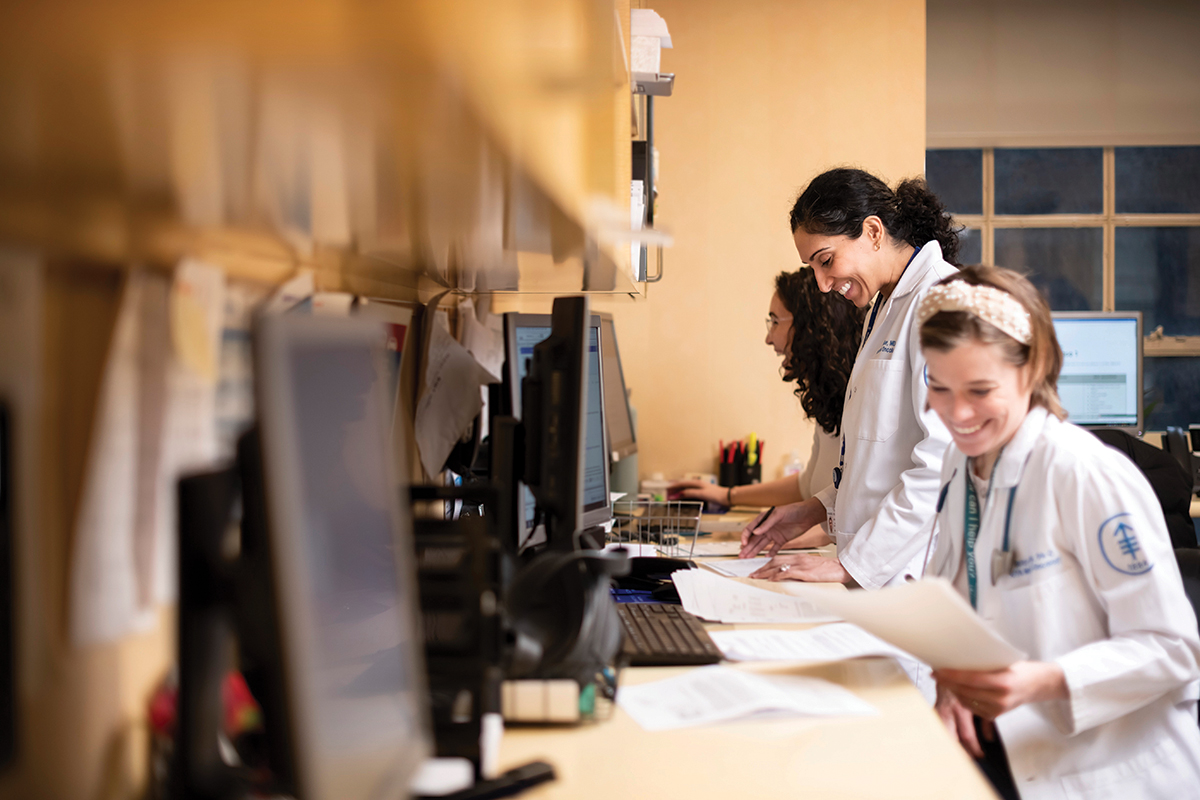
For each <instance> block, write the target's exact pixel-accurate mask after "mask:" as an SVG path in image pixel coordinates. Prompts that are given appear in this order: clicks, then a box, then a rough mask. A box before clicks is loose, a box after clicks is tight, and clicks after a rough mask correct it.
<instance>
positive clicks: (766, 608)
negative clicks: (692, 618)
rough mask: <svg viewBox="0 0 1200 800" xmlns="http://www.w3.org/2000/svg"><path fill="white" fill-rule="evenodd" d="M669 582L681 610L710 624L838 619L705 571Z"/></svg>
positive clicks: (806, 603) (686, 572) (673, 576)
mask: <svg viewBox="0 0 1200 800" xmlns="http://www.w3.org/2000/svg"><path fill="white" fill-rule="evenodd" d="M671 580H672V581H674V582H675V588H676V589H677V590H678V591H679V599H680V601H681V602H682V603H683V607H684V609H685V610H687V611H689V612H691V613H693V614H695V615H696V616H697V617H700V618H701V619H706V620H709V621H711V622H774V623H783V622H833V621H835V620H836V619H837V617H834V616H832V615H831V614H829V613H827V612H824V611H821V610H819V609H818V608H817V606H816V605H815V604H813V603H812V602H811V601H810V600H809V599H807V598H805V599H801V598H798V597H791V596H789V595H786V594H778V593H776V592H772V591H768V590H766V589H759V588H758V587H756V586H750V585H747V584H745V583H739V582H738V581H734V580H730V579H729V578H722V577H721V576H720V575H714V574H713V573H711V572H709V571H707V570H702V569H681V570H676V571H675V572H673V573H671ZM815 591H818V592H822V591H824V592H828V591H829V590H828V589H816V590H815ZM837 594H845V592H837Z"/></svg>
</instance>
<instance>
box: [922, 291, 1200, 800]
mask: <svg viewBox="0 0 1200 800" xmlns="http://www.w3.org/2000/svg"><path fill="white" fill-rule="evenodd" d="M917 321H918V324H919V325H920V345H921V349H922V351H923V352H924V354H925V358H926V362H927V365H928V370H929V378H928V380H929V389H928V403H929V405H930V406H931V407H932V408H933V410H934V411H936V412H937V414H938V416H939V417H940V418H941V419H942V421H943V422H944V423H945V424H946V427H947V428H949V430H950V435H951V436H952V437H953V439H954V443H953V444H952V445H951V446H950V448H949V449H948V450H947V453H946V456H945V459H944V460H943V464H942V474H941V483H942V488H941V490H940V494H939V498H940V499H939V502H938V512H937V531H938V533H937V541H936V546H935V549H934V551H933V553H932V556H931V558H930V562H929V565H928V569H927V571H926V574H927V575H940V576H943V577H946V578H948V579H950V580H951V581H953V583H954V586H955V588H956V589H957V590H958V591H959V592H960V593H961V594H962V595H963V597H965V598H966V599H967V600H968V601H969V602H970V603H971V605H972V606H973V607H974V608H975V609H976V611H977V612H978V613H979V615H980V616H981V617H983V618H984V619H986V620H988V621H989V623H990V624H991V625H993V626H994V627H995V628H996V629H997V630H998V631H999V632H1000V634H1001V635H1003V636H1004V637H1005V638H1006V639H1007V640H1008V641H1010V642H1011V643H1012V644H1014V645H1015V646H1016V647H1018V648H1020V649H1021V650H1023V651H1025V652H1026V653H1028V654H1029V660H1028V661H1021V662H1018V663H1016V664H1013V665H1012V666H1011V667H1008V668H1007V669H1003V670H997V671H994V672H977V671H965V670H939V671H936V672H934V677H935V678H936V679H937V685H938V699H937V711H938V714H939V715H940V716H941V718H942V720H943V721H944V722H945V723H946V725H947V727H948V728H949V729H950V730H951V732H952V733H953V734H954V735H956V736H957V738H958V739H959V741H960V742H961V743H962V745H963V747H964V748H965V749H966V750H967V751H968V752H969V753H971V754H972V755H973V756H975V757H976V758H977V759H979V760H980V762H981V766H982V767H983V769H984V771H985V772H987V773H988V777H989V778H990V779H991V780H992V782H993V784H994V785H995V786H996V788H997V790H998V791H999V792H1000V794H1001V796H1003V797H1005V798H1016V797H1020V798H1023V800H1031V799H1032V798H1068V797H1086V798H1113V800H1116V798H1120V800H1130V799H1131V798H1179V797H1185V796H1186V797H1190V796H1196V794H1197V793H1200V728H1197V719H1196V699H1197V689H1198V685H1197V678H1200V637H1198V635H1197V628H1196V616H1195V614H1194V613H1193V611H1192V607H1191V605H1190V603H1189V602H1188V599H1187V597H1186V596H1185V595H1184V592H1183V587H1182V584H1181V582H1180V577H1179V570H1178V567H1177V566H1176V563H1175V558H1174V553H1173V551H1172V549H1171V545H1170V540H1169V538H1168V535H1167V529H1166V523H1165V522H1164V520H1163V515H1162V511H1161V509H1160V506H1159V504H1158V500H1157V499H1156V498H1155V495H1154V492H1153V490H1152V489H1151V488H1150V485H1149V483H1147V482H1146V479H1145V478H1144V477H1143V476H1142V474H1141V472H1140V471H1138V469H1137V467H1136V466H1134V464H1133V463H1132V462H1131V461H1130V460H1129V459H1127V458H1126V457H1125V456H1123V455H1121V454H1120V453H1118V452H1117V451H1115V450H1112V449H1110V448H1108V447H1105V446H1104V445H1103V444H1102V443H1101V442H1100V441H1099V440H1098V439H1097V438H1096V437H1094V436H1093V435H1091V434H1090V433H1088V432H1086V431H1084V430H1082V429H1080V428H1077V427H1075V426H1074V425H1071V424H1069V423H1067V422H1065V421H1064V417H1065V416H1066V414H1065V413H1064V412H1063V410H1062V407H1061V405H1060V404H1059V401H1058V394H1057V390H1056V382H1057V380H1058V372H1059V369H1060V367H1061V365H1062V352H1061V350H1060V349H1059V346H1058V342H1057V340H1056V338H1055V335H1054V326H1053V324H1052V322H1051V318H1050V311H1049V308H1048V307H1047V305H1046V302H1045V300H1043V299H1042V297H1041V295H1039V294H1038V292H1037V290H1036V289H1034V288H1033V286H1032V285H1031V284H1030V283H1029V281H1027V280H1026V279H1025V278H1023V277H1021V276H1020V275H1018V274H1016V273H1014V272H1010V271H1008V270H1004V269H998V268H995V267H968V268H966V269H964V270H962V271H961V272H959V273H958V274H956V275H954V276H951V277H949V278H947V279H946V280H944V281H942V282H941V283H940V284H938V285H937V286H934V287H933V288H932V289H931V290H930V291H929V293H928V294H927V295H926V296H925V298H924V299H923V300H922V302H921V304H920V306H919V307H918V309H917Z"/></svg>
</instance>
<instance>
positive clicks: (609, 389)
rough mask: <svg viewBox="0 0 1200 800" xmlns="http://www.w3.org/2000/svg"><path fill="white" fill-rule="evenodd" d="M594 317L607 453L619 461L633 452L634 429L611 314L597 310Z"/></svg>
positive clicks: (635, 431)
mask: <svg viewBox="0 0 1200 800" xmlns="http://www.w3.org/2000/svg"><path fill="white" fill-rule="evenodd" d="M596 316H598V317H600V355H601V358H600V363H601V364H602V365H603V366H604V423H605V426H606V428H607V430H608V451H609V454H610V456H611V458H612V460H613V461H620V460H621V459H622V458H625V457H626V456H631V455H633V454H634V453H636V452H637V430H636V429H635V426H634V424H633V412H632V411H631V410H630V408H629V392H628V390H627V388H626V386H625V371H624V369H623V368H622V367H621V351H620V349H618V347H617V329H616V326H615V325H614V324H613V318H612V314H609V313H607V312H604V311H601V312H597V314H596Z"/></svg>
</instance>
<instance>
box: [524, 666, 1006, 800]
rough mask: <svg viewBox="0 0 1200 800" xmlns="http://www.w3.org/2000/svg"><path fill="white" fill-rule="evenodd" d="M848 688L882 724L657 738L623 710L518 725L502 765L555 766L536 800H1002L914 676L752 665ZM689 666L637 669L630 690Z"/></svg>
mask: <svg viewBox="0 0 1200 800" xmlns="http://www.w3.org/2000/svg"><path fill="white" fill-rule="evenodd" d="M741 668H743V669H755V670H758V671H764V672H782V673H789V674H797V675H811V676H816V677H820V678H825V679H827V680H831V681H834V682H836V683H838V684H841V685H842V686H845V687H847V688H848V689H850V690H851V691H853V692H854V693H855V694H857V695H858V696H860V697H862V698H863V699H864V700H866V701H868V702H869V703H871V704H872V705H874V706H875V707H876V708H877V709H879V711H880V715H879V716H877V717H866V718H864V717H845V718H814V719H796V718H792V719H787V720H770V721H768V720H757V721H746V722H738V723H729V724H723V725H714V726H708V727H702V728H690V729H685V730H677V731H664V732H657V733H651V732H648V731H645V730H643V729H642V728H641V727H640V726H639V725H638V724H637V723H636V722H634V721H633V720H632V719H631V718H630V717H628V716H627V715H625V713H624V712H622V711H621V709H620V708H616V709H614V711H613V715H612V718H611V719H608V720H605V721H603V722H597V723H592V724H587V725H583V726H580V727H574V728H541V727H529V728H521V727H510V728H509V729H508V730H507V731H505V734H504V743H503V745H502V747H501V761H502V764H501V767H502V768H503V769H509V768H512V767H515V766H518V765H520V764H524V763H526V762H529V761H533V760H538V759H540V760H545V761H549V762H550V763H552V764H553V765H554V767H555V770H556V771H557V773H558V779H557V780H556V781H553V782H551V783H547V784H544V785H543V786H540V787H537V788H535V789H533V790H530V791H529V792H528V793H527V794H526V795H524V796H527V797H529V798H531V800H537V799H538V798H562V799H563V800H568V799H569V800H593V798H594V799H595V800H600V799H601V798H604V800H613V799H617V798H629V800H635V799H636V798H656V799H657V798H681V799H686V800H701V799H702V798H731V797H746V798H753V800H765V799H766V798H788V799H789V800H791V799H792V798H799V797H805V798H883V797H886V798H890V800H905V799H906V798H911V799H912V800H933V799H934V798H945V800H971V798H980V799H981V800H982V799H983V798H988V800H994V798H995V794H994V793H993V792H992V789H991V787H990V786H989V785H988V783H987V781H986V780H985V779H984V778H983V776H982V775H981V774H980V772H979V771H978V770H977V769H976V767H975V765H974V764H973V763H972V762H971V760H970V758H969V757H968V756H967V755H966V753H965V752H964V751H963V750H962V748H961V747H959V745H958V744H957V743H956V742H954V741H952V740H951V738H950V736H949V734H948V733H947V732H946V729H945V728H944V727H943V726H942V723H941V721H940V720H938V718H937V716H936V715H935V714H934V712H933V710H932V709H930V708H929V706H928V705H927V704H926V702H925V700H924V699H923V698H922V697H921V695H920V693H919V692H918V691H917V690H916V688H915V687H913V685H912V684H911V683H909V681H908V679H907V678H906V677H905V675H904V673H903V672H902V671H901V670H900V669H899V668H898V667H897V666H896V665H895V663H894V662H892V661H891V660H889V659H879V658H871V659H858V660H855V661H842V662H839V663H836V664H827V665H822V666H809V667H798V666H795V665H792V666H788V665H784V664H756V665H744V666H742V667H741ZM683 671H684V668H649V667H642V668H634V669H627V670H625V672H624V673H623V675H622V681H621V682H622V684H626V685H628V684H634V683H643V682H646V681H652V680H658V679H661V678H667V677H671V676H673V675H678V674H680V673H681V672H683Z"/></svg>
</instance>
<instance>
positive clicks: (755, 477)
mask: <svg viewBox="0 0 1200 800" xmlns="http://www.w3.org/2000/svg"><path fill="white" fill-rule="evenodd" d="M750 483H762V463H761V462H759V463H757V464H743V465H742V468H741V470H740V471H739V473H738V484H739V485H741V486H745V485H747V484H750Z"/></svg>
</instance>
